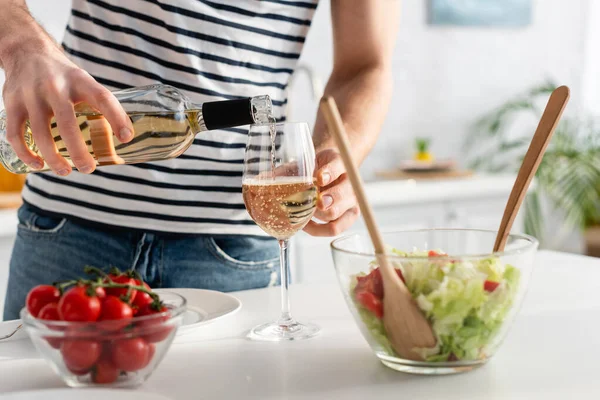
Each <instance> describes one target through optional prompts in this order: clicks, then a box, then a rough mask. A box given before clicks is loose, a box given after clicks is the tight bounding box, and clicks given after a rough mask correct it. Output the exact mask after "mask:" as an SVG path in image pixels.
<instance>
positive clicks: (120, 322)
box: [98, 296, 133, 331]
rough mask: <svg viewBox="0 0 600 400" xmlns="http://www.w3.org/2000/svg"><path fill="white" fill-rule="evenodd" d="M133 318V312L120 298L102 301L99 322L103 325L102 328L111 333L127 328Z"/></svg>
mask: <svg viewBox="0 0 600 400" xmlns="http://www.w3.org/2000/svg"><path fill="white" fill-rule="evenodd" d="M132 318H133V310H132V309H131V307H130V306H129V304H127V303H125V302H124V301H123V300H121V299H120V298H118V297H115V296H106V298H105V299H104V300H103V301H102V311H100V317H99V318H98V321H105V322H104V323H102V328H103V329H106V330H110V331H116V330H119V329H122V328H125V327H126V326H127V325H129V323H130V322H131V319H132Z"/></svg>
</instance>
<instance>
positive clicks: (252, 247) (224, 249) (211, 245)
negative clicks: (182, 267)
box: [206, 236, 279, 270]
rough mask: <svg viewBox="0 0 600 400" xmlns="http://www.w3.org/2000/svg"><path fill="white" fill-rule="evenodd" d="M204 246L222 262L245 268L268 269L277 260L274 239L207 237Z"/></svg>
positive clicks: (273, 266)
mask: <svg viewBox="0 0 600 400" xmlns="http://www.w3.org/2000/svg"><path fill="white" fill-rule="evenodd" d="M206 242H207V243H206V247H207V248H208V250H209V251H210V252H211V254H212V255H213V256H214V257H215V258H217V259H218V260H219V261H220V262H222V263H223V264H225V265H227V266H229V267H233V268H237V269H246V270H270V269H274V268H275V267H276V266H277V265H278V262H279V246H278V245H277V242H275V241H269V240H262V239H255V238H251V237H246V236H240V237H224V238H223V237H207V238H206Z"/></svg>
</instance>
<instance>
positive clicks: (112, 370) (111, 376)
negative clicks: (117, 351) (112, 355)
mask: <svg viewBox="0 0 600 400" xmlns="http://www.w3.org/2000/svg"><path fill="white" fill-rule="evenodd" d="M117 378H119V370H118V369H117V367H115V366H114V364H113V363H112V361H111V360H109V359H105V358H101V359H100V361H98V363H96V365H95V366H94V368H93V369H92V382H94V383H100V384H108V383H113V382H114V381H116V380H117Z"/></svg>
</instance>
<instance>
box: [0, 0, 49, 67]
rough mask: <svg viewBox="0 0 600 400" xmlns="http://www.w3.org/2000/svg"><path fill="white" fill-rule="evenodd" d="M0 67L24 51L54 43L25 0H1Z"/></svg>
mask: <svg viewBox="0 0 600 400" xmlns="http://www.w3.org/2000/svg"><path fill="white" fill-rule="evenodd" d="M0 10H2V12H1V13H0V68H4V67H6V64H7V63H8V62H9V60H10V59H11V58H12V56H14V55H16V54H17V53H19V52H22V51H35V49H36V48H41V47H43V46H47V45H49V44H50V43H52V41H51V40H45V39H50V37H49V36H48V34H47V33H46V32H45V31H44V29H43V28H42V27H41V26H40V25H39V24H38V23H37V22H36V21H35V20H34V18H33V17H32V16H31V14H30V13H29V10H28V9H27V5H26V3H25V0H0Z"/></svg>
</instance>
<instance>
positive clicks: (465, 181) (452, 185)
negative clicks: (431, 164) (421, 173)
mask: <svg viewBox="0 0 600 400" xmlns="http://www.w3.org/2000/svg"><path fill="white" fill-rule="evenodd" d="M515 178H516V175H475V176H472V177H468V178H458V179H445V180H431V181H429V180H419V181H416V180H412V179H406V180H395V181H393V180H389V181H374V182H367V183H366V184H365V191H366V193H367V197H368V198H369V202H370V203H371V206H372V207H383V206H392V205H404V204H415V203H421V204H423V203H431V202H440V201H454V200H461V199H471V198H474V197H480V196H486V197H494V196H504V195H505V194H506V193H507V192H510V190H511V189H512V186H513V184H514V183H515ZM532 187H533V185H532V186H531V187H530V189H531V188H532Z"/></svg>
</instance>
